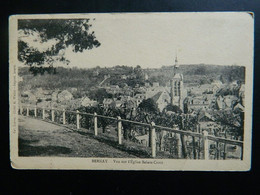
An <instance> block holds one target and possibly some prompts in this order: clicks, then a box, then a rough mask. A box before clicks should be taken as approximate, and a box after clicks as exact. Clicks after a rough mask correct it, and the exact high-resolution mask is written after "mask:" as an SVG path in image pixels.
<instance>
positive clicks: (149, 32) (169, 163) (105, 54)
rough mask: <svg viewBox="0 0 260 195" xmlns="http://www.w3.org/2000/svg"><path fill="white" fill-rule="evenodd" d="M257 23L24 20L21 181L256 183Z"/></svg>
mask: <svg viewBox="0 0 260 195" xmlns="http://www.w3.org/2000/svg"><path fill="white" fill-rule="evenodd" d="M253 40H254V16H253V14H252V13H249V12H211V13H207V12H204V13H200V12H194V13H103V14H48V15H47V14H43V15H13V16H10V18H9V45H10V47H9V49H10V50H9V55H10V58H9V62H10V65H9V66H10V67H9V74H10V75H9V76H10V77H9V78H10V84H9V90H10V97H9V98H10V151H11V153H10V156H11V159H10V163H11V166H12V167H13V168H15V169H91V170H158V171H159V170H161V171H178V170H184V171H185V170H186V171H188V170H200V171H248V170H250V168H251V136H252V104H253V102H252V93H253Z"/></svg>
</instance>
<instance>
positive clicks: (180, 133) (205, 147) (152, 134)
mask: <svg viewBox="0 0 260 195" xmlns="http://www.w3.org/2000/svg"><path fill="white" fill-rule="evenodd" d="M39 110H42V113H41V118H42V119H43V120H44V119H46V111H49V112H50V117H51V118H50V119H51V121H52V122H54V121H55V111H58V112H62V116H61V119H62V124H63V125H65V124H66V113H71V114H75V115H76V127H77V129H80V128H81V127H80V116H84V115H85V116H90V117H93V121H94V124H93V127H94V135H95V136H97V135H98V118H105V119H110V120H114V121H116V123H117V125H116V128H117V137H118V144H119V145H121V144H122V122H126V123H132V124H135V125H140V126H143V127H149V129H150V131H149V141H150V144H149V145H150V147H151V150H152V155H151V156H152V157H156V129H159V130H160V131H166V132H170V133H175V135H176V139H177V147H176V148H177V154H178V158H182V150H183V149H182V145H181V141H180V140H181V137H182V138H183V137H184V138H185V136H186V137H187V136H191V137H192V139H193V141H194V140H195V138H197V139H199V140H202V156H203V159H205V160H207V159H209V140H210V141H213V142H216V143H217V145H218V144H219V143H222V144H224V148H225V150H226V144H230V145H235V146H239V147H241V156H240V159H243V141H238V140H230V139H226V138H222V137H215V136H212V135H208V132H207V131H205V130H204V131H202V133H198V132H193V131H189V130H185V131H184V130H179V129H176V128H170V127H164V126H160V125H156V124H155V123H154V122H151V123H150V124H148V123H143V122H138V121H131V120H127V119H121V117H120V116H118V117H111V116H103V115H98V114H97V113H86V112H79V111H78V110H77V111H72V110H65V109H59V108H50V107H37V106H32V105H21V106H20V108H19V114H21V115H26V116H30V112H33V116H34V117H38V115H40V114H39ZM24 111H25V113H24ZM184 138H183V139H184ZM184 140H185V139H184ZM194 148H195V147H194ZM194 148H193V150H194V153H195V149H194ZM224 153H225V152H224ZM198 156H200V155H199V154H198ZM225 158H226V154H224V157H223V159H225ZM218 159H219V158H218Z"/></svg>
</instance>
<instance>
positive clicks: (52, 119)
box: [51, 108, 55, 122]
mask: <svg viewBox="0 0 260 195" xmlns="http://www.w3.org/2000/svg"><path fill="white" fill-rule="evenodd" d="M54 117H55V116H54V109H53V108H51V121H52V122H54Z"/></svg>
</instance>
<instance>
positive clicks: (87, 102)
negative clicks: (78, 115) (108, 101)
mask: <svg viewBox="0 0 260 195" xmlns="http://www.w3.org/2000/svg"><path fill="white" fill-rule="evenodd" d="M97 104H98V102H97V101H95V100H91V99H89V98H88V97H83V98H82V99H81V106H85V107H92V106H96V105H97Z"/></svg>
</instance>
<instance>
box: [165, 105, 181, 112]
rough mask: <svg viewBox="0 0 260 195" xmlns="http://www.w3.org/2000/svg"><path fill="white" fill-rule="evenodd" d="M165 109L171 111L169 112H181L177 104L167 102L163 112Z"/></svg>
mask: <svg viewBox="0 0 260 195" xmlns="http://www.w3.org/2000/svg"><path fill="white" fill-rule="evenodd" d="M167 111H171V112H175V113H182V111H181V109H180V108H179V107H178V106H176V105H172V104H168V105H167V106H166V107H165V108H164V112H167Z"/></svg>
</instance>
